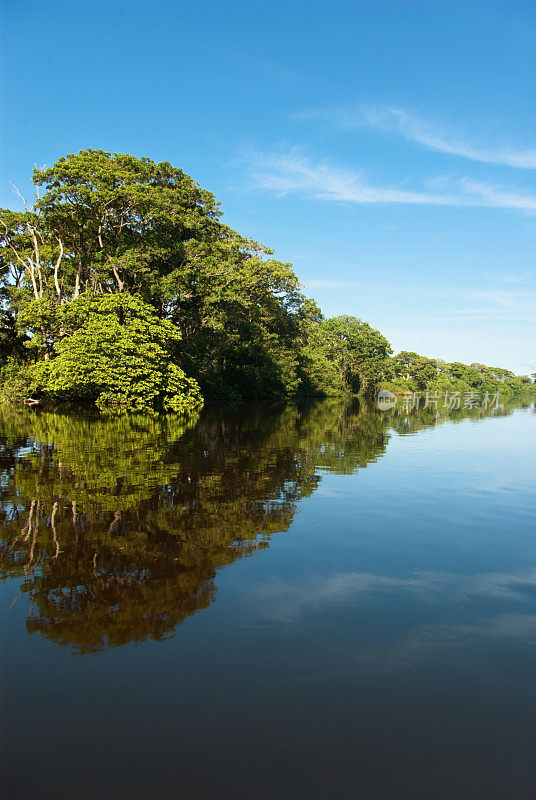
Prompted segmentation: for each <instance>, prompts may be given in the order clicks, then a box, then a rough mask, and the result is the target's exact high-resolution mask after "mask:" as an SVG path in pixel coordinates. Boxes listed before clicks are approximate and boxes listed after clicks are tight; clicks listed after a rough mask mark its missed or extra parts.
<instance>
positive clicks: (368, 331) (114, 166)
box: [0, 149, 528, 412]
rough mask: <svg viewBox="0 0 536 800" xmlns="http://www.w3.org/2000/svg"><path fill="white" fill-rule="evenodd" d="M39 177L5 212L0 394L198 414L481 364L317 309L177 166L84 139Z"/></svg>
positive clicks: (416, 381) (426, 378) (0, 229)
mask: <svg viewBox="0 0 536 800" xmlns="http://www.w3.org/2000/svg"><path fill="white" fill-rule="evenodd" d="M33 182H34V185H35V188H36V196H37V199H36V201H35V203H34V204H33V205H32V206H29V205H28V204H27V203H26V201H24V199H23V198H22V197H21V200H23V202H24V210H23V211H11V210H7V209H4V210H2V211H1V212H0V220H1V221H0V348H1V349H0V396H1V397H3V398H4V399H6V398H7V399H23V398H27V397H29V396H34V397H44V398H47V397H48V398H51V399H54V400H66V399H69V400H90V401H93V402H96V403H97V404H98V405H99V406H100V407H107V408H124V409H136V410H140V409H142V408H146V409H154V410H173V411H178V412H191V411H193V410H195V409H196V408H197V407H198V406H199V405H200V403H201V402H202V399H201V397H202V395H203V396H205V397H207V396H210V397H234V396H237V395H238V396H256V397H259V396H265V397H288V396H292V395H296V394H307V395H341V394H355V393H361V394H363V395H367V394H372V393H373V392H374V391H375V389H376V387H377V386H378V384H379V383H380V382H381V381H386V380H389V379H390V378H394V379H398V378H402V379H403V380H404V381H405V382H406V383H407V382H409V381H411V382H412V385H415V386H416V387H418V388H422V387H423V386H425V385H428V383H429V382H430V381H432V382H435V383H437V382H438V381H439V378H438V377H437V376H438V375H440V377H441V381H442V383H441V385H442V386H443V385H445V386H446V385H447V384H448V383H449V382H452V381H455V382H456V381H457V382H458V383H460V382H461V383H465V382H466V379H469V378H470V379H471V380H472V377H471V375H472V373H471V375H469V376H468V375H467V374H466V372H467V370H469V369H472V367H475V368H476V367H480V365H472V367H471V368H464V369H465V370H466V372H463V370H461V368H462V367H463V365H459V367H460V369H458V371H457V372H456V365H447V366H448V367H449V369H450V372H448V371H446V370H445V371H441V370H440V369H439V368H438V367H437V365H438V364H439V363H440V362H431V361H429V360H428V359H423V358H422V357H420V356H415V354H407V353H401V354H400V355H399V356H398V357H397V358H396V359H394V361H393V360H392V359H391V358H390V355H391V348H390V345H389V343H388V342H387V340H386V339H385V338H384V337H383V336H382V335H381V334H380V333H379V332H378V331H375V330H374V329H372V328H371V327H370V326H369V325H368V324H367V323H365V322H362V321H361V320H359V319H356V318H354V317H348V316H343V317H337V318H334V319H325V318H324V317H323V315H322V313H321V312H320V310H319V309H318V307H317V306H316V304H315V303H314V302H313V301H311V300H309V299H307V298H306V297H305V296H304V295H303V294H302V293H301V291H300V284H299V281H298V278H297V277H296V275H295V274H294V272H293V270H292V267H291V265H290V264H286V263H282V262H280V261H277V260H275V259H274V258H272V256H273V253H272V251H270V250H268V249H267V248H265V247H263V246H262V245H260V244H258V243H257V242H254V241H252V240H250V239H245V238H244V237H242V236H240V235H239V234H238V233H236V232H235V231H233V230H232V229H231V228H229V227H228V226H227V225H225V224H223V222H222V221H221V212H220V210H219V206H218V203H217V202H216V200H215V198H214V196H213V195H212V194H211V193H210V192H208V191H206V190H204V189H202V188H201V187H200V186H199V185H198V184H197V183H196V182H195V181H193V180H192V179H191V178H190V177H189V176H188V175H186V174H185V173H184V172H182V170H180V169H177V168H175V167H173V166H171V164H168V163H160V164H156V163H154V162H153V161H151V160H150V159H149V158H141V159H140V158H135V157H134V156H130V155H119V154H112V153H107V152H104V151H102V150H91V149H89V150H84V151H81V152H80V153H78V154H77V155H69V156H65V157H64V158H61V159H59V161H57V162H56V163H55V164H54V165H53V166H52V167H49V168H47V169H37V168H36V169H35V170H34V173H33ZM408 356H411V357H413V356H415V359H413V360H411V359H410V360H409V361H408V359H407V357H408ZM419 359H420V361H419ZM483 369H484V370H486V369H487V368H483ZM460 370H461V372H460ZM495 372H496V373H497V372H498V371H497V370H496V371H495ZM503 372H504V371H503ZM458 373H459V374H458ZM462 373H463V374H462ZM481 375H484V373H481ZM484 378H485V380H488V378H489V376H488V375H487V374H486V375H485V376H484ZM484 378H483V379H482V380H484ZM511 378H512V376H511V374H510V373H509V374H508V376H507V378H506V383H508V386H510V383H509V382H511ZM493 380H495V378H493ZM497 380H501V381H502V378H498V379H497ZM527 380H528V379H527ZM481 382H482V381H481ZM502 382H503V383H504V382H505V381H502ZM468 385H472V384H468Z"/></svg>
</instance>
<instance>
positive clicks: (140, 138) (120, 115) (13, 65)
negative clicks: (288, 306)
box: [0, 0, 536, 373]
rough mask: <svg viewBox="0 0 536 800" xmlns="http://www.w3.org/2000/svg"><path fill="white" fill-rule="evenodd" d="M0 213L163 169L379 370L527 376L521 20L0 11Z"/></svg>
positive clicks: (381, 7)
mask: <svg viewBox="0 0 536 800" xmlns="http://www.w3.org/2000/svg"><path fill="white" fill-rule="evenodd" d="M1 6H2V29H1V37H2V38H1V48H2V88H1V93H2V140H1V155H2V159H1V164H2V172H1V180H0V195H1V196H0V203H1V205H3V206H10V207H16V198H15V197H14V196H13V193H12V191H11V188H10V185H9V181H10V180H12V181H13V182H14V183H16V184H17V185H18V186H19V187H21V189H23V190H24V191H26V192H27V193H28V194H29V193H30V190H29V176H30V174H31V169H32V167H33V164H34V163H38V164H40V165H42V164H45V163H46V164H51V163H53V162H54V161H55V160H56V159H57V158H58V157H59V156H61V155H63V154H64V153H67V152H76V151H78V150H80V149H82V148H85V147H99V148H103V149H106V150H112V151H115V152H129V153H133V154H136V155H140V156H141V155H148V156H150V157H151V158H153V159H155V160H167V161H170V162H171V163H173V164H174V165H176V166H180V167H181V168H182V169H184V170H185V171H186V172H187V173H189V174H190V175H192V177H194V178H195V179H196V180H197V181H199V183H200V184H201V185H202V186H204V187H206V188H208V189H210V190H212V191H213V192H214V193H215V194H216V196H217V197H218V199H219V200H220V201H221V202H222V208H223V211H224V214H225V217H224V219H225V221H226V222H227V223H228V224H229V225H231V226H232V227H234V228H236V229H237V230H238V231H240V232H241V233H243V234H245V235H248V236H251V237H253V238H255V239H257V240H259V241H262V242H263V243H264V244H267V245H269V246H270V247H272V248H274V249H275V251H276V255H277V257H278V258H280V259H281V260H284V261H291V262H292V263H293V264H294V267H295V269H296V271H297V273H298V275H299V276H300V278H301V280H302V281H303V283H304V284H305V291H306V292H307V293H308V294H310V295H311V296H313V297H314V298H315V299H316V300H317V301H318V302H319V304H320V305H321V307H322V309H323V310H324V312H325V313H326V314H328V315H333V314H343V313H347V314H354V315H355V316H358V317H361V318H362V319H365V320H367V321H368V322H370V323H371V324H372V325H373V326H374V327H377V328H379V329H380V330H381V331H382V332H383V333H384V334H385V335H387V337H388V338H389V339H390V341H391V342H392V344H393V347H394V349H395V351H398V350H401V349H407V350H416V351H418V352H421V353H423V354H426V355H430V356H439V357H442V358H444V359H446V360H461V361H465V362H468V363H470V362H473V361H481V362H484V363H488V364H491V365H500V366H506V367H509V368H511V369H514V370H515V371H516V372H520V373H527V372H534V371H535V370H536V347H535V342H536V326H535V320H536V270H535V264H534V254H535V252H536V247H535V240H536V124H535V123H536V103H535V98H536V3H535V2H525V1H524V0H504V1H503V2H494V0H486V1H485V2H472V0H449V1H448V2H441V0H427V2H412V0H374V2H361V1H360V0H356V2H351V3H350V2H344V3H343V2H339V3H337V2H335V3H327V2H322V3H315V2H307V3H305V2H303V3H300V2H292V0H287V2H284V3H279V2H255V0H250V2H233V1H232V0H226V1H225V2H223V0H221V2H204V1H203V0H196V2H180V1H178V2H164V1H160V2H159V0H155V1H154V2H137V0H118V1H117V2H114V1H113V0H111V1H110V2H103V1H102V0H92V1H91V2H85V3H84V2H72V0H70V2H62V1H60V0H47V2H46V3H44V2H42V0H40V1H39V2H34V0H3V2H2V4H1Z"/></svg>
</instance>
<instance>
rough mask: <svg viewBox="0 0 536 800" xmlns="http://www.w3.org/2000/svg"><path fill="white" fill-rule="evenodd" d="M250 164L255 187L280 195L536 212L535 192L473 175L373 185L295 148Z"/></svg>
mask: <svg viewBox="0 0 536 800" xmlns="http://www.w3.org/2000/svg"><path fill="white" fill-rule="evenodd" d="M247 167H248V171H249V177H250V181H251V184H252V185H253V186H255V187H257V188H262V189H266V190H269V191H272V192H276V193H278V194H281V195H285V194H300V195H303V196H305V197H309V198H313V199H316V200H326V201H338V202H347V203H360V204H372V203H401V204H413V205H436V206H460V207H467V206H472V207H488V208H510V209H515V210H518V211H525V212H528V213H534V212H536V194H531V193H525V192H520V191H516V190H513V189H510V188H508V187H502V186H498V185H493V184H487V183H483V182H481V181H474V180H471V179H469V178H463V179H462V180H450V179H448V178H445V177H442V178H441V179H440V181H438V182H437V183H438V184H439V185H440V186H441V190H436V191H433V190H431V189H422V190H421V189H417V190H413V189H406V188H401V187H399V186H380V185H374V184H372V183H370V182H368V181H367V180H366V179H365V178H364V176H363V174H362V173H360V172H355V171H353V170H350V169H346V168H344V167H339V166H337V165H335V164H333V163H331V162H326V161H317V162H315V161H312V160H311V159H309V158H307V157H306V156H304V155H303V154H302V153H301V152H300V151H298V150H295V149H294V150H290V151H288V152H286V153H279V154H273V155H261V154H259V153H249V154H248V155H247ZM429 185H430V184H429Z"/></svg>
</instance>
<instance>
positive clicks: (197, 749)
mask: <svg viewBox="0 0 536 800" xmlns="http://www.w3.org/2000/svg"><path fill="white" fill-rule="evenodd" d="M516 405H517V406H519V407H516ZM0 434H1V437H2V438H1V442H2V446H1V448H0V475H1V478H0V493H1V494H0V500H1V502H0V524H1V528H2V549H1V576H2V579H3V582H2V584H0V614H1V621H2V635H3V641H2V699H1V701H2V719H3V741H2V749H3V758H2V766H3V770H2V771H3V782H4V792H5V796H6V798H7V797H9V798H27V797H32V796H36V797H40V798H72V797H76V798H95V797H106V798H107V797H110V798H111V797H113V798H123V797H124V798H127V797H128V798H131V797H157V798H160V797H162V798H164V797H169V796H172V797H184V798H227V797H232V798H244V800H245V798H248V800H250V799H251V798H253V799H255V798H313V799H316V798H330V799H331V798H349V799H350V798H352V799H353V798H364V799H366V800H369V799H371V800H406V799H407V798H426V800H436V799H439V798H442V799H443V798H445V800H447V799H448V800H451V798H452V799H453V800H454V799H456V800H458V799H459V800H466V799H468V798H486V800H493V799H494V798H497V799H498V798H501V800H504V798H509V800H518V799H519V800H521V799H523V800H524V799H525V798H527V799H528V798H530V799H531V800H533V799H534V797H535V796H536V757H535V753H536V524H535V522H536V510H535V496H536V492H535V488H536V477H535V471H534V464H535V457H534V453H535V447H536V414H535V413H534V408H533V407H532V406H531V405H530V404H526V403H525V404H521V403H518V404H515V403H513V404H511V405H510V406H508V405H501V407H500V408H499V409H496V410H495V411H493V413H492V412H491V411H489V410H483V409H474V410H470V411H469V410H461V411H453V412H452V413H451V414H450V416H447V417H445V416H441V415H440V416H438V417H436V415H435V413H434V412H433V410H430V409H429V410H428V411H427V412H417V411H413V412H408V413H406V412H404V411H403V410H400V409H399V410H398V411H397V410H394V411H390V412H384V413H382V412H380V411H377V410H376V411H373V410H372V411H371V410H369V411H367V410H365V409H364V408H362V407H361V408H360V407H359V406H358V405H357V404H346V403H342V402H338V401H324V402H321V403H316V404H310V405H308V406H302V407H294V406H287V407H276V406H273V405H272V406H269V405H263V404H258V403H257V404H242V405H239V406H236V407H227V408H221V407H214V408H208V409H205V411H203V413H202V414H201V416H200V418H199V419H192V420H189V421H188V422H185V421H184V420H182V421H181V420H179V419H177V418H176V417H119V418H117V417H116V418H114V417H105V416H99V415H96V414H91V413H87V412H86V413H83V414H82V413H80V412H79V413H70V414H69V413H52V412H48V413H46V412H41V413H39V412H32V411H27V410H26V409H24V410H18V411H16V410H15V411H14V410H12V409H11V410H10V409H8V408H2V407H0Z"/></svg>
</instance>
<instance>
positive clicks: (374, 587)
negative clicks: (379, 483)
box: [254, 569, 536, 620]
mask: <svg viewBox="0 0 536 800" xmlns="http://www.w3.org/2000/svg"><path fill="white" fill-rule="evenodd" d="M535 587H536V570H535V569H528V570H524V571H522V572H518V573H499V572H491V573H482V574H477V575H463V574H457V573H451V572H415V573H413V574H409V575H406V576H402V577H394V576H388V575H380V574H376V573H370V572H345V573H337V574H334V575H330V576H328V577H327V578H320V577H314V576H310V577H309V578H307V579H304V580H303V581H302V582H298V583H296V582H294V583H293V584H292V585H290V584H289V583H286V582H285V581H283V580H278V581H272V582H270V584H260V585H257V586H256V587H255V590H254V597H255V600H256V601H257V603H259V602H261V603H262V602H264V603H265V608H266V613H267V614H268V615H269V616H273V617H275V618H278V619H289V620H290V619H295V618H296V617H298V616H301V615H302V614H304V613H307V612H308V611H309V610H311V609H312V610H314V611H320V610H322V609H323V608H325V607H332V606H337V605H339V606H340V605H346V604H348V603H354V602H355V600H356V598H357V597H358V596H359V595H370V594H373V593H374V594H376V593H386V594H388V595H390V596H391V597H393V596H395V595H396V594H400V593H403V594H411V595H416V596H418V597H419V598H420V599H421V601H425V602H427V603H434V604H439V605H442V604H445V603H448V604H451V603H452V602H453V601H454V600H466V599H469V598H470V599H473V598H488V599H494V600H497V601H501V602H504V601H512V602H518V603H519V602H524V601H526V600H527V599H528V598H530V597H531V596H532V593H533V591H534V588H535ZM257 609H258V606H257Z"/></svg>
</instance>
